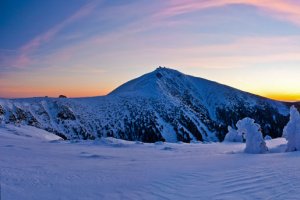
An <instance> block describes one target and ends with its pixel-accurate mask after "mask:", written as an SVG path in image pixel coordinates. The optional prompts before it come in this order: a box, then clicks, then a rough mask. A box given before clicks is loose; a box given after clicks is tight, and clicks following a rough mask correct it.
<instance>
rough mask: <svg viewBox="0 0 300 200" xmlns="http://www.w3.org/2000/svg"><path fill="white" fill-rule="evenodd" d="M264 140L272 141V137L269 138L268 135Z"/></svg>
mask: <svg viewBox="0 0 300 200" xmlns="http://www.w3.org/2000/svg"><path fill="white" fill-rule="evenodd" d="M264 140H272V137H271V136H269V135H266V136H265V137H264Z"/></svg>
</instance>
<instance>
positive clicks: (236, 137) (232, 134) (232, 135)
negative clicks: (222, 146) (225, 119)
mask: <svg viewBox="0 0 300 200" xmlns="http://www.w3.org/2000/svg"><path fill="white" fill-rule="evenodd" d="M224 141H225V142H243V136H242V135H241V134H239V133H238V131H237V130H235V129H234V128H232V127H231V126H228V133H227V134H226V136H225V138H224Z"/></svg>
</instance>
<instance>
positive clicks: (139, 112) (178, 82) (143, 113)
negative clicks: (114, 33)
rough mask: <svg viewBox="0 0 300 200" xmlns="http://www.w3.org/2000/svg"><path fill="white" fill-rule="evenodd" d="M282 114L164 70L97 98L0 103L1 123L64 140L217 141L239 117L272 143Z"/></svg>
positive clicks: (283, 108) (277, 105) (270, 105)
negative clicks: (249, 120)
mask: <svg viewBox="0 0 300 200" xmlns="http://www.w3.org/2000/svg"><path fill="white" fill-rule="evenodd" d="M288 114H289V108H288V106H287V105H286V104H285V103H281V102H277V101H272V100H269V99H266V98H262V97H259V96H256V95H252V94H249V93H246V92H242V91H239V90H236V89H234V88H231V87H228V86H225V85H221V84H218V83H216V82H212V81H208V80H205V79H201V78H196V77H192V76H188V75H185V74H182V73H180V72H178V71H175V70H172V69H167V68H158V69H156V70H155V71H153V72H151V73H148V74H145V75H143V76H141V77H139V78H137V79H134V80H132V81H129V82H128V83H125V84H123V85H122V86H120V87H119V88H117V89H116V90H114V91H113V92H111V93H110V94H109V95H107V96H102V97H92V98H74V99H65V98H29V99H13V100H0V121H2V123H12V124H27V125H31V126H35V127H38V128H42V129H44V130H47V131H50V132H52V133H55V134H57V135H59V136H61V137H63V138H65V139H95V138H98V137H115V138H121V139H126V140H138V141H144V142H156V141H165V140H166V141H170V142H176V141H184V142H190V141H196V140H200V141H218V140H223V138H224V136H225V134H226V133H227V127H228V126H229V125H230V126H232V127H234V125H235V124H236V122H237V121H238V120H240V119H242V118H244V117H251V118H253V119H255V121H256V122H257V123H259V124H260V125H261V127H262V132H263V134H264V135H270V136H271V137H273V138H276V137H279V136H281V135H282V129H283V127H284V125H285V124H286V123H287V121H288Z"/></svg>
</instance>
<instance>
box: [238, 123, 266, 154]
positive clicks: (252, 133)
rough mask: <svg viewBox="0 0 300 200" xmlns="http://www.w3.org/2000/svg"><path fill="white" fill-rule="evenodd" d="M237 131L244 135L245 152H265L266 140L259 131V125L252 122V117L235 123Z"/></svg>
mask: <svg viewBox="0 0 300 200" xmlns="http://www.w3.org/2000/svg"><path fill="white" fill-rule="evenodd" d="M236 126H237V128H238V130H237V131H238V133H239V134H241V135H245V138H246V148H245V153H253V154H258V153H266V152H267V151H268V148H267V146H266V142H265V141H264V139H263V135H262V133H261V131H260V129H261V128H260V125H259V124H256V123H254V119H251V118H248V117H246V118H244V119H242V120H239V121H238V122H237V124H236Z"/></svg>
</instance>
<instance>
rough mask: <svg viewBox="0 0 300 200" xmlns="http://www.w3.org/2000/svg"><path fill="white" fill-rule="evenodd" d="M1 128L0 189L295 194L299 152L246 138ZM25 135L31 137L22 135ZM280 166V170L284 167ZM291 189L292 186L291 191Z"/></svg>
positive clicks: (19, 193)
mask: <svg viewBox="0 0 300 200" xmlns="http://www.w3.org/2000/svg"><path fill="white" fill-rule="evenodd" d="M11 129H12V128H7V127H6V128H3V127H2V128H0V169H1V190H2V193H1V197H2V199H10V200H19V199H22V200H29V199H30V200H40V199H43V200H53V199H62V200H66V199H74V200H77V199H78V200H79V199H80V200H88V199H102V200H106V199H107V200H114V199H130V200H131V199H133V200H134V199H145V200H148V199H172V200H173V199H174V200H176V199H195V200H196V199H230V200H231V199H251V200H252V199H298V197H299V195H300V171H299V167H298V166H299V164H300V152H293V153H275V152H281V149H282V147H285V146H286V141H285V139H283V138H281V139H276V140H269V141H267V144H268V146H269V147H270V152H274V153H272V154H261V155H252V154H245V153H242V152H243V149H244V148H245V144H244V143H211V144H201V143H198V144H186V143H183V144H175V143H161V144H147V143H136V142H128V141H123V140H117V139H113V138H107V139H101V140H98V141H77V143H74V142H71V141H58V142H48V141H47V140H45V139H44V136H43V137H35V135H36V134H37V133H38V132H39V131H40V130H38V129H32V131H31V133H29V132H28V127H18V128H16V129H15V130H16V131H15V132H14V131H10V130H11ZM25 133H26V135H27V134H28V135H31V136H33V137H27V136H25ZM282 169H284V172H283V171H282ZM291 191H292V192H291Z"/></svg>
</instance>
